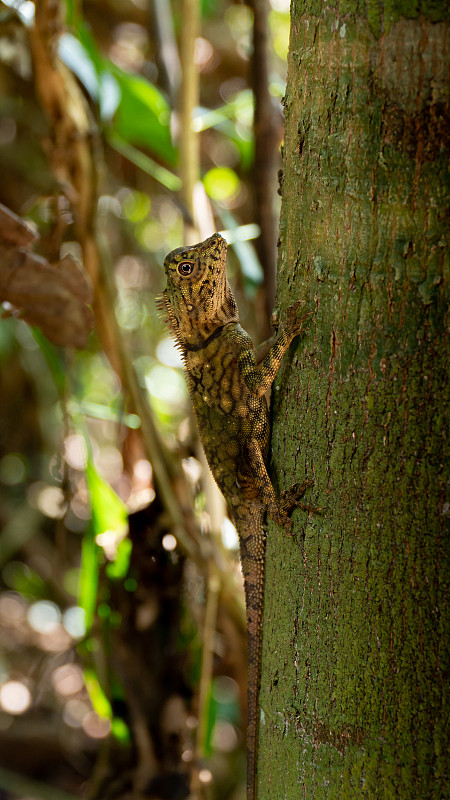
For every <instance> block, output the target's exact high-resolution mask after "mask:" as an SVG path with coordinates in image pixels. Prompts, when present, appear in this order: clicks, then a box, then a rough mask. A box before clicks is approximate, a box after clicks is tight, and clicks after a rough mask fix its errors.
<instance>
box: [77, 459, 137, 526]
mask: <svg viewBox="0 0 450 800" xmlns="http://www.w3.org/2000/svg"><path fill="white" fill-rule="evenodd" d="M86 479H87V483H88V489H89V494H90V498H91V509H92V527H93V531H94V536H98V535H99V534H102V533H110V532H114V533H117V534H119V535H120V534H122V535H123V533H124V531H126V529H127V525H128V509H127V507H126V505H125V503H124V502H123V501H122V500H121V499H120V497H119V496H118V495H117V494H116V493H115V491H114V489H113V488H112V487H111V486H110V485H109V483H107V481H105V479H104V478H102V476H101V475H100V473H99V472H97V470H96V468H95V466H94V462H93V461H92V458H88V463H87V467H86Z"/></svg>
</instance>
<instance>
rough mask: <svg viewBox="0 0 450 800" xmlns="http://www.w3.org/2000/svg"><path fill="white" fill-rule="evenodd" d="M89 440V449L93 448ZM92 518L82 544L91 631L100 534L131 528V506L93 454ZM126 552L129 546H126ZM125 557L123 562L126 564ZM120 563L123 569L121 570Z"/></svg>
mask: <svg viewBox="0 0 450 800" xmlns="http://www.w3.org/2000/svg"><path fill="white" fill-rule="evenodd" d="M89 444H90V443H89V442H88V449H89ZM86 480H87V484H88V489H89V494H90V500H91V513H92V518H91V522H90V524H89V525H88V526H87V529H86V531H85V535H84V538H83V544H82V547H81V574H80V594H79V598H78V602H79V605H80V606H81V608H83V610H84V613H85V614H86V630H87V631H90V630H91V628H92V624H93V622H94V616H95V608H96V604H97V589H98V572H99V557H100V553H101V548H100V547H99V546H98V544H97V543H96V538H97V536H99V535H100V534H104V533H116V534H117V536H118V537H120V536H123V535H124V533H125V532H126V530H127V524H128V510H127V507H126V505H125V503H123V502H122V500H121V499H120V497H118V496H117V494H116V493H115V491H114V490H113V489H112V488H111V486H110V485H109V483H107V482H106V481H105V479H104V478H102V476H101V475H100V474H99V473H98V472H97V470H96V468H95V466H94V463H93V460H92V456H89V458H88V463H87V467H86ZM124 553H126V548H125V550H124ZM123 558H124V555H122V561H121V562H120V565H122V568H123V563H124V562H123ZM120 565H119V571H120Z"/></svg>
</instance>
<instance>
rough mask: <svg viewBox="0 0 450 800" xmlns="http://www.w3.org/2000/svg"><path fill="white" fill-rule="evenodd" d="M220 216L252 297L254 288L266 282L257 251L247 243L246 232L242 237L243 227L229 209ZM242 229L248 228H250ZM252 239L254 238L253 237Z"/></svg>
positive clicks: (221, 211)
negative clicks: (228, 233)
mask: <svg viewBox="0 0 450 800" xmlns="http://www.w3.org/2000/svg"><path fill="white" fill-rule="evenodd" d="M220 216H221V218H222V220H223V222H224V223H225V225H226V226H227V228H228V231H229V232H230V234H231V235H230V236H227V234H226V232H225V238H226V239H227V241H228V242H229V243H230V244H232V246H233V248H234V251H235V253H236V255H237V257H238V259H239V266H240V268H241V272H242V275H243V276H244V280H245V285H246V289H247V290H249V295H250V296H251V294H252V288H254V287H256V286H259V285H260V284H261V283H262V282H263V280H264V272H263V269H262V267H261V264H260V262H259V258H258V256H257V254H256V250H255V248H254V247H253V245H252V244H251V243H250V242H249V241H247V238H249V237H247V235H246V233H245V232H244V233H243V235H240V231H241V227H240V226H239V225H238V223H237V221H236V219H235V218H234V216H233V214H232V213H231V212H230V211H228V210H227V209H221V210H220ZM242 227H246V228H248V227H250V226H242ZM255 232H256V231H252V233H255ZM258 233H259V229H258ZM252 238H254V237H253V236H252Z"/></svg>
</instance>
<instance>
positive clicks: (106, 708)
mask: <svg viewBox="0 0 450 800" xmlns="http://www.w3.org/2000/svg"><path fill="white" fill-rule="evenodd" d="M84 681H85V684H86V689H87V690H88V693H89V697H90V698H91V703H92V706H93V709H94V711H96V712H97V714H98V715H99V717H103V718H106V719H111V717H112V710H111V703H110V702H109V700H108V698H107V697H106V694H105V693H104V691H103V689H102V687H101V686H100V683H99V681H98V678H97V675H96V674H95V672H94V670H93V669H85V671H84Z"/></svg>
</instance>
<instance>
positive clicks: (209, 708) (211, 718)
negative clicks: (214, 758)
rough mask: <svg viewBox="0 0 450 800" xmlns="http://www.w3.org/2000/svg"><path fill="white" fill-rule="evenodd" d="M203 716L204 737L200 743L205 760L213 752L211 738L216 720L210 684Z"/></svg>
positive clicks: (215, 703)
mask: <svg viewBox="0 0 450 800" xmlns="http://www.w3.org/2000/svg"><path fill="white" fill-rule="evenodd" d="M203 714H204V716H203V725H204V728H203V730H204V737H203V742H202V750H203V755H204V756H205V758H207V757H208V756H210V755H211V753H212V751H213V746H212V737H213V733H214V726H215V724H216V719H217V702H216V700H215V697H214V695H213V692H212V685H211V683H210V685H209V688H208V695H207V697H206V698H205V708H204V711H203Z"/></svg>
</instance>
